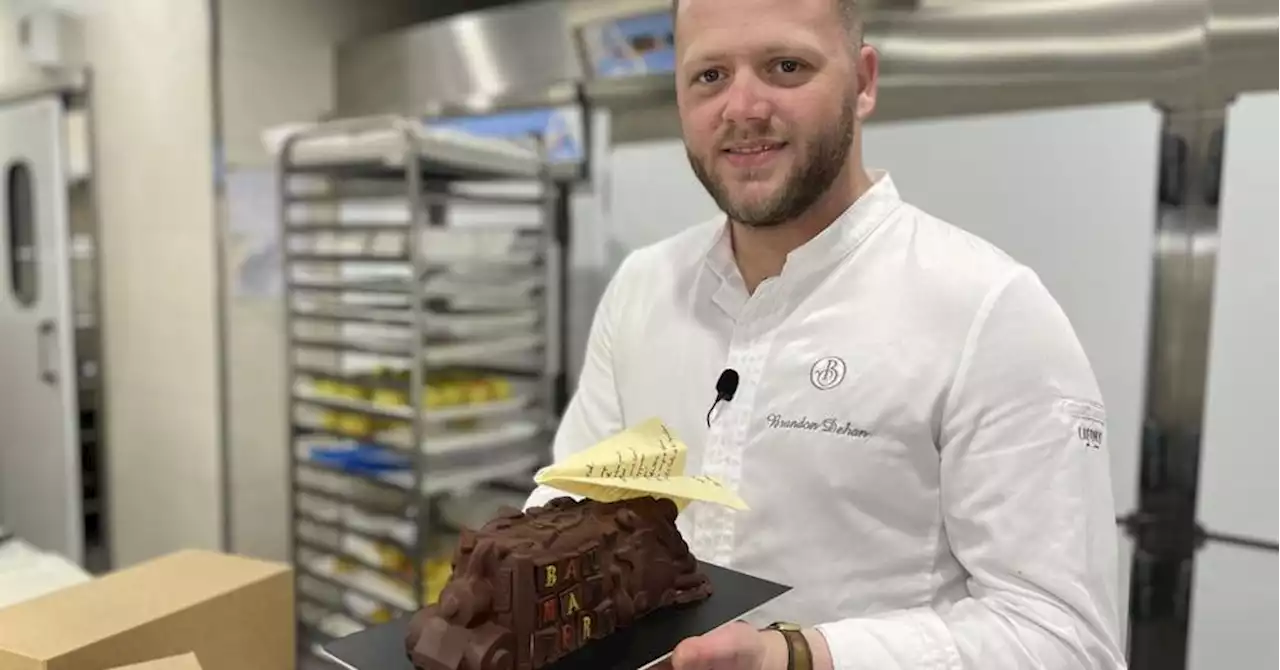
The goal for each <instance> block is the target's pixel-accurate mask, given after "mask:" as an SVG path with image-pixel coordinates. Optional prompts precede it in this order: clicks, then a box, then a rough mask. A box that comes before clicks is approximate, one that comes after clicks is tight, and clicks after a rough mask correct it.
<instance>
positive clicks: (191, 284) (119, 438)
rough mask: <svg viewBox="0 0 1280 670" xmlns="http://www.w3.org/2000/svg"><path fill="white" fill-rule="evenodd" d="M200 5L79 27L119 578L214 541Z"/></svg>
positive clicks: (207, 121) (110, 14) (125, 1)
mask: <svg viewBox="0 0 1280 670" xmlns="http://www.w3.org/2000/svg"><path fill="white" fill-rule="evenodd" d="M207 9H208V3H207V2H205V1H204V0H111V1H110V2H103V3H101V4H100V5H98V6H97V7H95V8H94V11H93V13H92V14H91V15H90V16H89V17H88V19H87V22H86V24H85V47H86V54H87V56H88V58H89V61H90V62H91V63H92V64H93V68H94V73H95V91H94V95H95V97H94V112H95V114H96V133H97V134H96V150H97V167H98V171H97V174H96V178H97V179H98V188H99V207H100V209H99V213H98V215H99V222H100V226H101V242H100V259H101V262H102V264H103V271H102V281H103V283H102V286H101V293H100V295H101V297H102V301H103V305H102V311H103V331H104V338H105V348H104V362H105V369H106V394H105V397H106V411H107V415H108V421H107V431H108V432H107V448H108V449H109V458H108V464H109V473H110V478H109V484H110V498H109V504H110V522H111V525H110V532H111V536H112V540H113V554H114V556H113V558H114V561H115V563H116V565H118V566H119V565H127V564H130V563H133V562H135V561H138V560H141V559H145V558H148V557H151V556H155V555H157V554H161V553H165V552H168V551H172V550H174V549H177V548H180V547H217V546H218V545H219V538H220V528H221V518H220V515H219V504H218V503H219V491H220V476H221V473H220V471H219V458H218V448H219V443H220V441H221V435H220V434H219V422H218V361H219V353H218V346H217V340H216V338H215V328H214V324H215V316H216V311H217V305H216V301H215V295H216V293H215V289H216V285H215V282H214V279H215V276H216V274H215V269H216V265H215V263H216V257H215V253H214V227H213V154H212V141H211V138H212V131H213V127H212V98H211V90H210V89H211V80H210V57H209V54H210V33H209V26H210V23H209V16H208V13H207Z"/></svg>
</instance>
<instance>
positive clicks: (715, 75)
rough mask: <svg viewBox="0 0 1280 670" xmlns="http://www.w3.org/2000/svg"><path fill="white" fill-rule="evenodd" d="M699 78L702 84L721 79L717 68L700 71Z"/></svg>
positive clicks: (712, 82)
mask: <svg viewBox="0 0 1280 670" xmlns="http://www.w3.org/2000/svg"><path fill="white" fill-rule="evenodd" d="M697 79H698V83H701V84H714V83H716V82H717V81H720V73H719V72H717V71H715V70H704V71H702V72H700V73H698V77H697Z"/></svg>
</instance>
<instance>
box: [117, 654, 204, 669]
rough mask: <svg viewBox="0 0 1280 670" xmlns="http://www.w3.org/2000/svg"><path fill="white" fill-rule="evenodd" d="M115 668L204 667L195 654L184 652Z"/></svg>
mask: <svg viewBox="0 0 1280 670" xmlns="http://www.w3.org/2000/svg"><path fill="white" fill-rule="evenodd" d="M113 670H203V668H201V667H200V661H197V660H196V655H195V654H183V655H181V656H168V657H165V658H161V659H158V660H155V661H147V662H146V663H136V664H134V665H129V666H122V667H119V668H113Z"/></svg>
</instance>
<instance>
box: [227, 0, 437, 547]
mask: <svg viewBox="0 0 1280 670" xmlns="http://www.w3.org/2000/svg"><path fill="white" fill-rule="evenodd" d="M428 4H429V3H423V2H420V1H419V0H378V1H376V2H375V1H372V0H362V1H360V2H356V1H354V0H270V1H269V2H264V1H263V0H220V2H219V3H218V6H219V10H220V16H219V20H220V22H221V23H220V26H219V33H220V44H221V62H220V64H219V69H220V80H221V88H222V101H221V102H222V105H221V111H222V117H223V127H222V136H223V138H224V141H223V147H224V150H225V155H226V169H227V174H228V178H229V179H233V180H234V179H238V178H241V177H244V176H246V175H248V176H249V178H250V179H253V178H254V176H255V175H260V176H266V175H268V173H269V171H270V170H271V169H272V168H273V162H272V161H273V157H272V156H270V155H269V154H268V153H267V152H266V150H265V149H264V147H263V145H262V142H261V132H262V130H263V129H265V128H268V127H271V126H275V125H279V124H285V123H293V122H298V121H314V120H317V119H319V118H321V117H322V116H323V115H325V114H327V113H328V112H329V111H330V110H331V109H332V108H333V106H334V102H335V101H334V84H333V52H332V48H333V46H334V45H336V44H337V43H339V42H340V41H343V40H347V39H351V38H353V37H356V36H359V35H364V34H369V33H376V32H381V31H384V30H389V29H392V28H395V27H398V26H401V25H407V24H410V23H413V22H415V21H416V20H417V19H418V18H419V16H420V15H422V13H423V12H424V11H425V10H426V9H427V5H428ZM268 178H269V177H268ZM222 205H223V207H224V210H223V212H224V213H223V214H222V215H221V217H222V219H221V223H220V226H221V228H222V231H223V232H222V234H223V236H224V240H225V242H226V249H227V258H226V270H227V271H226V274H225V278H226V284H225V287H226V302H225V304H226V310H227V327H228V332H227V342H226V359H225V364H226V365H227V382H228V398H227V401H228V408H227V409H228V436H229V439H228V449H229V450H230V470H231V478H230V494H231V499H230V504H231V533H232V548H233V549H234V550H235V551H237V552H241V553H245V554H250V555H254V556H260V557H263V558H273V559H285V558H287V554H288V537H289V533H288V519H287V516H286V515H287V500H288V498H287V495H288V470H287V467H288V451H287V441H286V437H287V428H288V424H287V421H286V420H287V418H288V410H287V407H286V404H285V378H284V362H285V358H284V311H283V308H282V307H283V303H282V301H281V300H282V299H281V298H279V297H275V296H261V295H241V294H239V293H238V292H237V290H236V272H237V268H238V267H239V266H240V264H241V262H242V261H243V259H244V257H245V254H247V253H249V252H250V250H251V248H252V247H251V244H250V242H251V241H250V240H249V239H248V238H246V237H243V236H241V235H239V234H237V233H236V232H235V231H232V230H230V229H229V228H228V220H227V218H226V210H227V209H228V208H231V207H238V206H239V205H238V204H236V203H225V202H224V203H222ZM271 217H272V218H271V219H270V220H271V221H272V223H273V224H274V213H273V212H272V213H271Z"/></svg>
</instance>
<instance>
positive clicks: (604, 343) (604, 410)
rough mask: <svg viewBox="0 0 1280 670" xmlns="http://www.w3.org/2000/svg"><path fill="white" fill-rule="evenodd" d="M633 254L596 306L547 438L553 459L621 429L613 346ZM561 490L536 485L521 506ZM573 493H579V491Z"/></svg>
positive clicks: (537, 502)
mask: <svg viewBox="0 0 1280 670" xmlns="http://www.w3.org/2000/svg"><path fill="white" fill-rule="evenodd" d="M634 259H635V254H632V255H629V256H628V257H627V258H626V259H625V260H624V261H623V262H622V264H621V266H619V268H618V270H617V272H615V273H614V275H613V277H612V278H611V279H610V280H609V284H608V286H606V287H605V291H604V294H603V295H602V296H601V297H600V302H599V304H598V305H597V306H596V312H595V316H594V317H593V318H592V321H591V330H590V332H589V333H588V335H587V346H586V353H585V355H584V356H583V360H582V371H581V372H580V373H579V375H578V384H577V388H576V389H575V390H574V392H573V396H572V397H571V398H570V400H569V405H568V407H566V408H565V411H564V414H563V416H561V417H560V424H559V426H558V428H557V429H556V435H555V440H554V442H553V444H552V459H553V460H554V461H556V462H559V461H561V460H564V459H565V458H568V457H569V456H570V455H572V454H574V453H577V452H579V451H582V450H583V449H586V448H588V447H591V446H594V445H595V444H597V443H599V442H600V441H602V440H604V439H605V438H607V437H609V436H610V435H613V434H615V433H618V432H619V431H621V430H622V427H623V417H622V404H621V401H620V400H619V398H618V390H617V386H616V385H615V383H614V369H615V368H614V352H615V345H616V344H618V335H619V333H620V332H621V330H622V326H621V321H622V316H623V314H625V311H624V306H623V304H622V303H623V300H624V299H625V298H626V297H628V295H627V294H628V288H629V287H628V281H629V280H628V277H630V275H631V274H632V272H631V267H632V266H633V265H634V263H635V261H634ZM565 495H570V494H568V493H565V492H563V491H560V490H558V489H553V488H551V487H548V486H542V485H539V486H538V487H537V488H535V489H534V490H533V492H532V493H531V494H530V495H529V498H528V499H527V500H526V501H525V505H524V509H526V510H527V509H529V508H530V507H536V506H538V505H542V504H545V503H546V502H547V501H549V500H551V499H552V498H556V497H559V496H565ZM572 497H574V498H579V499H580V498H581V496H578V495H574V496H572Z"/></svg>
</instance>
